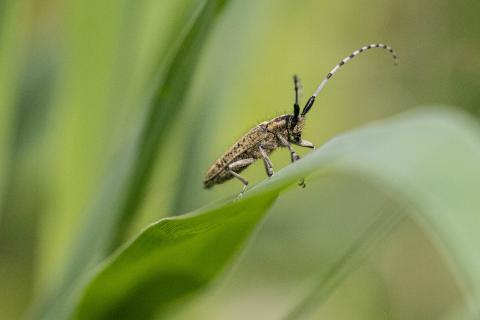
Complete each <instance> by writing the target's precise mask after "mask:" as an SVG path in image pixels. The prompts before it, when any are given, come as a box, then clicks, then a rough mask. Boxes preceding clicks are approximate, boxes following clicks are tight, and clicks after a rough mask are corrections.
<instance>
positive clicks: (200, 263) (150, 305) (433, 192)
mask: <svg viewBox="0 0 480 320" xmlns="http://www.w3.org/2000/svg"><path fill="white" fill-rule="evenodd" d="M479 162H480V131H479V128H478V126H477V125H476V124H474V123H472V122H471V121H470V120H469V119H468V118H467V117H466V116H465V115H463V114H459V113H456V112H453V111H450V110H448V109H443V108H437V109H435V108H430V109H421V110H418V111H414V112H409V113H406V114H404V115H401V116H397V117H394V118H393V119H391V120H387V121H384V122H379V123H377V124H374V125H371V126H368V127H365V128H363V129H358V130H355V131H353V132H351V133H347V134H344V135H342V136H339V137H337V138H335V139H333V140H332V141H330V142H329V143H327V144H326V145H324V146H322V147H321V148H320V149H318V150H316V151H314V152H312V153H311V154H309V155H308V156H306V157H304V158H303V159H302V160H301V161H299V162H297V163H295V164H292V165H289V166H288V167H286V168H285V169H283V170H281V171H280V172H278V173H277V174H276V175H275V176H274V177H273V178H272V179H270V180H268V181H264V182H262V183H260V184H259V185H258V186H257V187H254V188H252V190H250V191H249V192H247V194H246V196H245V197H244V198H243V199H242V200H241V201H238V202H232V201H228V200H227V201H225V202H223V203H220V204H216V205H213V206H209V207H206V208H203V209H200V210H198V211H196V212H194V213H192V214H188V215H185V216H180V217H175V218H167V219H162V220H160V221H159V222H157V223H155V224H153V225H151V226H149V227H147V228H146V229H145V230H144V231H143V232H141V233H140V235H139V236H137V237H136V238H135V239H133V240H132V241H131V242H130V243H128V244H127V245H125V246H124V247H123V248H121V249H120V250H119V251H118V252H116V254H115V255H113V256H112V257H111V258H109V259H108V260H107V261H105V263H104V264H103V265H102V266H101V268H100V269H99V270H98V271H97V272H96V274H94V275H93V276H92V278H91V280H90V281H89V282H88V284H87V285H86V287H85V289H84V291H83V294H82V296H81V300H80V301H79V302H78V305H77V309H76V316H77V318H80V319H91V318H95V319H100V318H111V317H115V318H121V317H125V318H129V317H130V318H131V317H132V316H133V315H135V316H136V317H141V316H143V317H148V316H150V315H152V314H153V312H159V313H160V314H161V315H164V316H165V315H166V314H167V313H168V308H167V307H168V306H171V305H172V304H173V303H174V302H175V301H176V300H177V299H179V298H181V297H184V296H186V295H188V294H190V293H193V292H195V291H197V290H198V289H200V288H202V287H204V286H205V285H207V284H208V283H209V282H210V281H212V279H214V278H215V276H216V275H217V274H218V273H219V272H220V271H221V270H223V269H224V267H225V265H226V264H227V263H228V261H230V259H229V258H231V257H232V256H233V254H234V253H235V252H237V251H238V249H239V247H240V246H241V244H242V243H244V242H245V240H246V239H247V238H248V236H249V235H250V234H251V232H252V230H253V229H254V228H255V226H256V225H258V223H259V222H260V221H261V219H262V217H263V216H264V215H265V213H266V212H267V210H268V208H269V207H270V205H271V204H272V201H273V200H274V199H275V198H276V197H277V195H278V194H279V193H280V192H281V191H282V190H285V189H286V188H288V187H289V186H291V185H293V184H296V182H297V181H298V180H299V179H300V178H301V177H316V178H321V177H322V175H325V174H328V173H331V172H343V173H346V174H349V173H351V174H355V175H361V176H364V177H365V178H367V179H369V180H370V181H371V182H372V183H374V184H378V185H379V186H381V187H382V189H383V190H385V191H386V192H388V193H389V194H390V196H391V197H392V198H393V199H395V200H396V201H399V202H401V203H404V205H405V206H412V207H414V208H415V210H411V211H412V212H415V216H414V218H415V219H417V221H418V222H419V223H420V224H421V225H422V226H425V228H426V229H428V231H429V232H432V234H434V235H435V236H436V238H438V239H439V240H440V241H438V244H439V247H440V248H441V249H442V250H445V252H447V254H448V256H449V257H450V258H451V259H452V261H453V263H454V266H455V271H456V272H458V274H459V275H460V277H459V278H460V279H461V280H462V281H463V285H464V288H465V290H466V294H467V295H471V296H472V297H473V298H474V299H476V300H477V301H478V300H479V299H480V271H479V270H480V251H479V250H477V245H476V244H478V243H479V241H480V239H479V238H480V234H479V233H478V232H477V230H478V227H479V226H480V218H479V214H478V213H479V212H480V198H479V197H478V195H477V192H478V190H480V167H479V166H478V163H479ZM346 198H348V197H346ZM318 211H320V212H321V211H322V208H319V209H318ZM409 212H410V211H409ZM385 227H387V226H385ZM131 312H132V313H131Z"/></svg>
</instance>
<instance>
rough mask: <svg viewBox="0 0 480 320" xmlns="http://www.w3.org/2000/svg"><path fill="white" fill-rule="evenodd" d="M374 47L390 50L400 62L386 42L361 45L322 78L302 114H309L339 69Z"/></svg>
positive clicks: (396, 60) (396, 62) (396, 61)
mask: <svg viewBox="0 0 480 320" xmlns="http://www.w3.org/2000/svg"><path fill="white" fill-rule="evenodd" d="M372 48H381V49H386V50H388V51H389V52H390V53H391V54H392V56H393V59H394V61H395V65H397V64H398V56H397V53H396V52H395V50H393V49H392V48H391V47H390V46H388V45H386V44H382V43H373V44H369V45H367V46H364V47H361V48H360V49H358V50H355V51H354V52H352V54H351V55H349V56H348V57H346V58H345V59H343V60H342V61H340V63H339V64H337V65H336V66H335V68H333V69H332V71H330V72H329V73H328V74H327V76H326V77H325V79H323V80H322V82H321V83H320V85H319V86H318V88H317V90H315V92H314V93H313V95H312V96H311V97H310V99H308V101H307V103H306V104H305V107H304V108H303V111H302V116H304V115H305V114H307V112H308V111H309V110H310V108H311V107H312V106H313V103H314V102H315V98H316V97H317V96H318V94H319V93H320V91H322V90H323V87H325V85H326V84H327V82H328V80H330V78H331V77H332V76H333V75H334V74H335V73H337V71H338V70H339V69H340V68H341V67H342V66H343V65H344V64H346V63H347V62H348V61H350V60H352V59H353V58H355V57H356V56H357V55H359V54H360V53H362V52H364V51H367V50H368V49H372Z"/></svg>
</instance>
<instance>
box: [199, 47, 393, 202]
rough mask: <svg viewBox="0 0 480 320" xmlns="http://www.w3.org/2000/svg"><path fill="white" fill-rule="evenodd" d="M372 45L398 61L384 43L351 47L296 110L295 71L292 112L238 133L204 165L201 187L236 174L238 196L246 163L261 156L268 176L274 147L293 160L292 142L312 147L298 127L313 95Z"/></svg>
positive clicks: (241, 192)
mask: <svg viewBox="0 0 480 320" xmlns="http://www.w3.org/2000/svg"><path fill="white" fill-rule="evenodd" d="M372 48H381V49H385V50H388V51H389V52H390V53H391V55H392V56H393V59H394V62H395V65H397V64H398V56H397V54H396V53H395V51H394V50H393V49H392V48H391V47H390V46H388V45H386V44H381V43H374V44H370V45H366V46H363V47H361V48H360V49H358V50H355V51H354V52H352V54H350V55H349V56H347V57H345V58H344V59H343V60H342V61H340V63H338V64H337V65H336V66H335V67H334V68H333V69H332V70H331V71H330V72H329V73H328V74H327V75H326V77H325V78H324V79H323V80H322V82H321V83H320V85H319V86H318V88H317V90H315V92H314V93H313V95H312V96H311V97H310V98H309V99H308V101H307V103H306V104H305V106H304V107H303V110H302V112H301V113H300V105H299V90H300V80H299V78H298V77H297V76H296V75H295V76H293V81H294V90H295V102H294V104H293V114H284V115H281V116H278V117H276V118H273V119H271V120H268V121H264V122H262V123H260V124H258V125H256V126H255V127H253V128H252V129H250V131H248V132H247V133H246V134H245V135H244V136H243V137H241V138H240V139H239V140H238V141H237V142H235V144H234V145H233V146H232V147H231V148H230V149H229V150H228V151H227V152H225V154H223V155H222V156H221V157H220V158H218V159H217V160H216V161H215V163H214V164H213V165H212V166H211V167H210V168H209V169H208V171H207V174H206V175H205V178H204V180H203V186H204V188H207V189H208V188H211V187H212V186H214V185H215V184H220V183H223V182H225V181H227V180H230V179H232V178H237V179H238V180H240V181H241V182H242V183H243V188H242V190H241V191H240V193H239V195H238V197H241V196H242V195H243V193H244V192H245V190H246V189H247V186H248V181H247V180H246V179H245V178H244V177H242V176H241V175H240V172H241V171H243V170H245V169H246V168H247V167H248V166H250V165H251V164H252V163H254V162H255V161H256V160H258V159H262V160H263V163H264V165H265V170H266V172H267V175H268V177H271V176H272V175H273V174H274V171H273V164H272V161H271V160H270V158H269V157H268V156H269V155H270V154H271V153H272V152H273V151H274V150H276V149H278V148H280V147H282V148H287V149H288V150H289V151H290V159H291V161H292V162H295V161H297V160H299V159H300V157H299V156H298V155H297V153H296V152H295V150H294V149H293V147H292V144H294V145H297V146H300V147H306V148H312V149H314V148H315V147H314V145H313V143H311V142H309V141H307V140H305V139H303V138H302V131H303V128H304V125H305V117H306V115H307V113H308V112H309V111H310V109H311V108H312V106H313V104H314V102H315V99H316V97H317V96H318V94H319V93H320V92H321V91H322V89H323V87H324V86H325V84H326V83H327V82H328V81H329V80H330V78H331V77H332V76H333V75H334V74H335V73H336V72H337V71H338V70H339V69H340V68H341V67H342V66H343V65H344V64H346V63H347V62H348V61H350V60H352V59H353V58H355V57H356V56H357V55H359V54H360V53H362V52H364V51H367V50H369V49H372ZM299 185H300V186H302V187H305V183H304V181H303V180H302V181H301V182H300V183H299Z"/></svg>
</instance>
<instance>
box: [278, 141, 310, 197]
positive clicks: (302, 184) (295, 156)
mask: <svg viewBox="0 0 480 320" xmlns="http://www.w3.org/2000/svg"><path fill="white" fill-rule="evenodd" d="M277 137H278V139H279V140H280V142H281V143H282V144H283V145H284V146H285V147H287V148H288V150H289V151H290V158H291V160H292V162H295V161H297V160H300V157H299V156H298V154H297V153H296V152H295V150H293V148H292V145H291V144H290V142H288V140H287V139H285V137H284V136H282V135H281V134H280V133H277ZM303 141H305V140H303ZM307 142H308V141H307ZM312 146H313V144H312ZM298 185H299V186H300V187H302V188H305V187H306V185H305V180H304V179H302V180H300V182H299V183H298Z"/></svg>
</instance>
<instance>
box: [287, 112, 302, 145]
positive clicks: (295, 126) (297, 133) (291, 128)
mask: <svg viewBox="0 0 480 320" xmlns="http://www.w3.org/2000/svg"><path fill="white" fill-rule="evenodd" d="M304 125H305V117H304V116H301V115H297V116H295V115H293V116H291V117H290V119H289V121H288V128H287V131H288V140H289V141H290V142H293V143H298V142H300V141H301V140H302V131H303V126H304Z"/></svg>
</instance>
